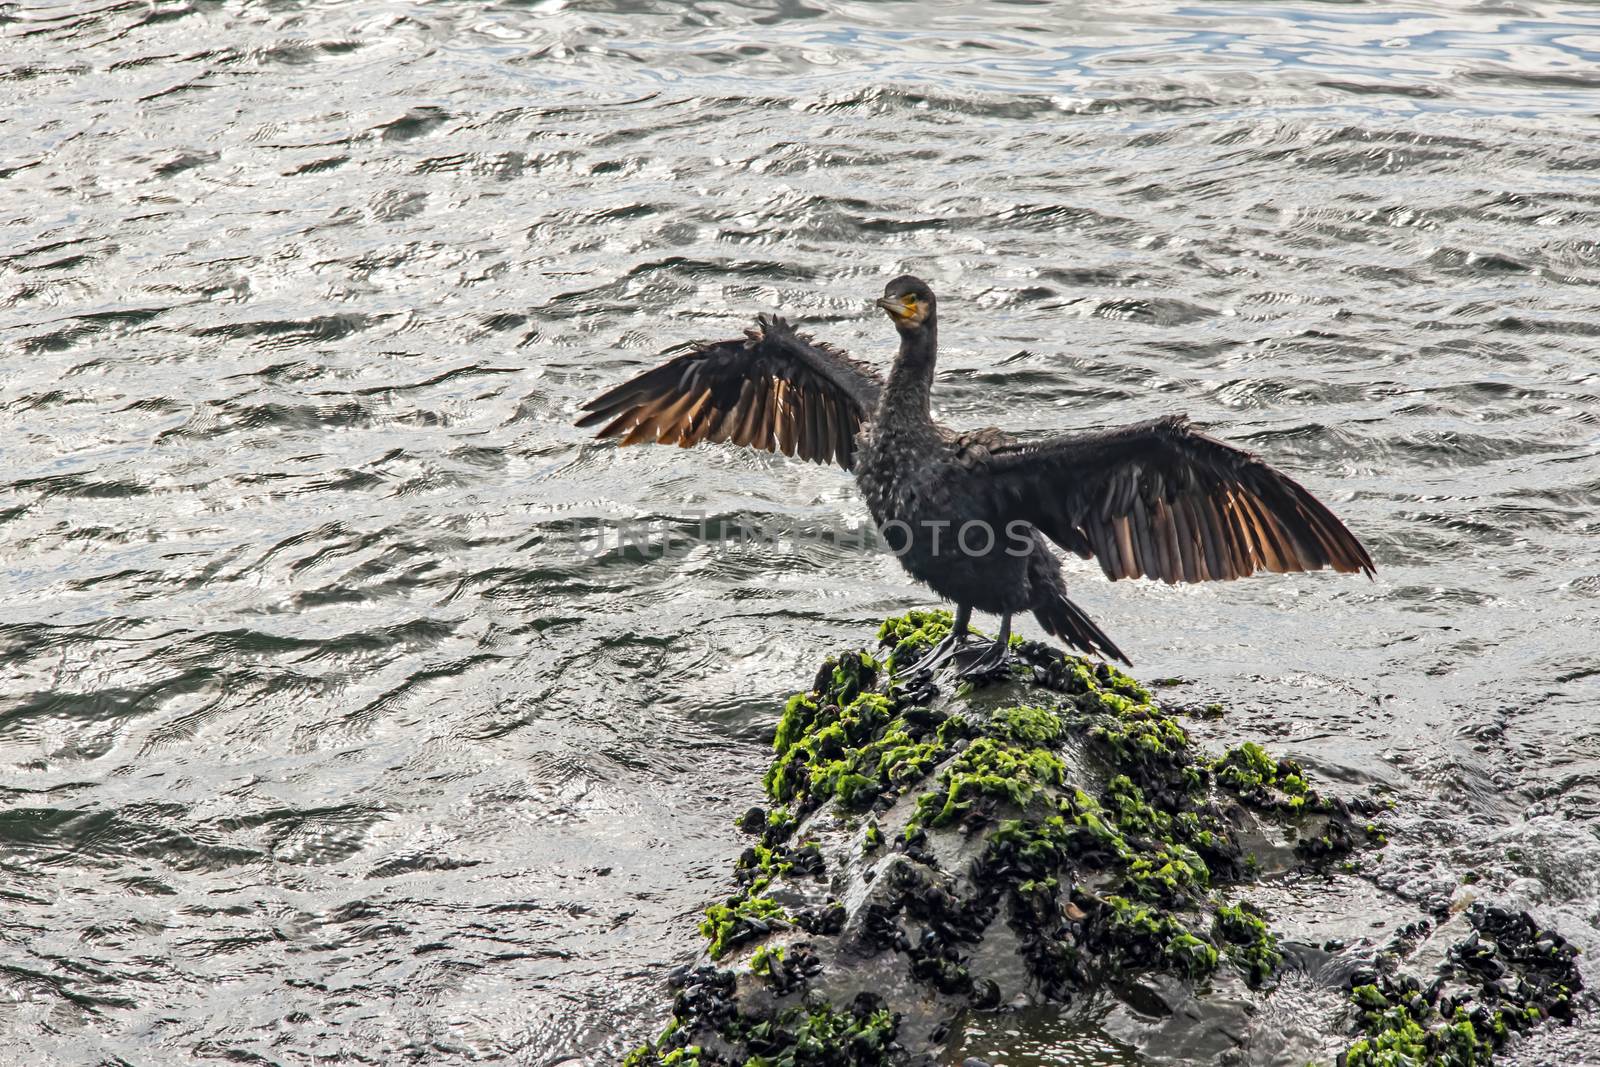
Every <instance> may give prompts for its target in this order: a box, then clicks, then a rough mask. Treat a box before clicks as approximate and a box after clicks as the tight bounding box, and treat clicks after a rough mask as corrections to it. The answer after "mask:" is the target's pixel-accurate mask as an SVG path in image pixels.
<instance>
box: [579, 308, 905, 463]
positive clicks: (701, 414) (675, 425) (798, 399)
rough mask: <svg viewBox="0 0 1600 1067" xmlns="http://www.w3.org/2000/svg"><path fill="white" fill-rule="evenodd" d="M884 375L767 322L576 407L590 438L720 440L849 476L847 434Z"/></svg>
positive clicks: (871, 405)
mask: <svg viewBox="0 0 1600 1067" xmlns="http://www.w3.org/2000/svg"><path fill="white" fill-rule="evenodd" d="M882 389H883V379H882V378H880V377H879V376H878V373H877V372H876V371H875V370H873V369H872V368H871V367H868V366H867V365H865V364H863V363H859V362H857V361H856V360H853V359H851V358H850V357H849V356H847V355H845V354H844V353H843V352H840V351H839V350H838V349H835V348H832V347H830V346H828V345H824V344H819V343H818V342H816V341H813V340H811V338H809V337H807V336H805V335H804V334H800V333H796V332H795V330H794V327H793V326H791V325H790V324H789V323H787V322H785V321H784V320H783V319H780V318H778V317H776V316H766V315H763V316H761V317H760V318H759V319H758V320H757V326H756V328H755V329H752V330H750V331H749V332H748V333H747V334H746V335H745V336H744V337H742V338H739V339H738V340H734V341H719V342H714V343H709V344H698V345H695V346H694V348H693V349H692V350H691V351H689V352H687V353H685V354H684V355H681V356H678V357H676V358H675V359H671V360H668V361H667V362H666V363H663V364H661V366H659V367H656V368H654V369H653V370H648V371H645V372H644V373H643V374H641V375H639V376H638V377H636V378H633V379H631V380H629V381H626V382H623V383H622V384H621V385H619V386H617V387H615V388H614V389H610V390H607V391H606V392H604V393H601V394H600V395H599V396H597V397H595V398H594V399H593V400H591V401H589V402H588V403H587V404H585V405H583V409H584V411H585V412H587V414H585V415H584V416H583V417H582V418H580V419H579V420H578V425H579V426H596V425H600V424H602V423H604V425H603V426H602V427H601V429H600V431H599V432H598V433H597V434H596V436H598V437H618V436H620V437H621V438H622V443H623V444H625V445H632V444H638V443H640V442H653V443H657V444H675V445H679V446H680V447H683V448H688V447H689V446H690V445H693V444H697V443H699V442H701V441H712V442H720V441H729V442H732V443H733V444H736V445H747V446H750V447H752V448H759V449H763V450H765V451H768V452H782V453H783V454H784V455H788V456H798V457H800V458H801V459H806V460H812V461H815V462H819V463H829V462H837V463H838V464H839V465H840V466H841V467H844V468H845V469H846V470H849V469H850V467H851V464H852V463H853V462H854V459H855V438H856V432H857V431H858V430H859V429H860V428H861V424H862V423H863V422H865V421H866V420H867V419H868V418H870V417H871V415H872V412H873V410H874V409H875V408H876V407H877V405H878V394H879V393H880V392H881V391H882Z"/></svg>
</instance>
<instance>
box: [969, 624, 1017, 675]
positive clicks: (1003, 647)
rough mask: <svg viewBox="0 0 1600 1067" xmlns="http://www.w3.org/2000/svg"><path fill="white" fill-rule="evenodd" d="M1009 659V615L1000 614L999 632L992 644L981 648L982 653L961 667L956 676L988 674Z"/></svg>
mask: <svg viewBox="0 0 1600 1067" xmlns="http://www.w3.org/2000/svg"><path fill="white" fill-rule="evenodd" d="M1010 659H1011V615H1010V613H1007V614H1004V615H1002V616H1000V633H999V635H998V636H996V637H995V639H994V644H992V645H990V646H989V647H988V648H986V649H984V650H983V653H982V654H981V655H979V656H978V658H977V659H975V660H973V661H972V662H971V663H969V664H967V665H966V666H964V667H962V668H961V670H960V671H958V672H957V674H956V677H958V678H968V677H973V676H976V675H980V674H989V673H990V672H992V671H997V670H999V669H1000V668H1001V667H1003V666H1005V665H1006V663H1007V662H1008V661H1009V660H1010Z"/></svg>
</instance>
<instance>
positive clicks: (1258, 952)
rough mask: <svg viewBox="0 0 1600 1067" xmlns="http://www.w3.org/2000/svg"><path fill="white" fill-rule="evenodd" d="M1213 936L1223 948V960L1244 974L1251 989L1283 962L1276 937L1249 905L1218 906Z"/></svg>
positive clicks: (1262, 982) (1259, 984) (1257, 986)
mask: <svg viewBox="0 0 1600 1067" xmlns="http://www.w3.org/2000/svg"><path fill="white" fill-rule="evenodd" d="M1212 936H1213V938H1214V939H1215V940H1216V941H1217V943H1218V944H1221V945H1223V946H1224V947H1223V955H1224V957H1225V958H1226V959H1227V960H1228V962H1230V963H1232V964H1233V965H1234V966H1236V967H1238V968H1239V970H1240V971H1242V972H1243V973H1244V975H1245V978H1246V979H1247V980H1248V981H1249V983H1250V987H1251V988H1252V989H1255V988H1259V987H1260V986H1261V985H1263V984H1264V983H1265V982H1266V981H1267V980H1268V979H1269V978H1271V977H1272V975H1273V974H1275V973H1276V972H1277V970H1278V966H1279V965H1280V964H1281V963H1283V953H1282V952H1280V951H1279V950H1278V937H1277V935H1276V934H1274V933H1273V932H1272V930H1271V929H1270V928H1268V926H1267V924H1266V921H1265V919H1263V917H1262V915H1261V913H1260V912H1259V911H1258V910H1257V909H1255V908H1254V907H1252V906H1251V905H1249V904H1222V905H1219V906H1218V907H1217V910H1216V914H1215V915H1214V916H1213V918H1212Z"/></svg>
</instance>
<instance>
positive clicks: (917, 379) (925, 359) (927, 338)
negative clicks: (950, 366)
mask: <svg viewBox="0 0 1600 1067" xmlns="http://www.w3.org/2000/svg"><path fill="white" fill-rule="evenodd" d="M937 353H938V334H937V331H936V330H935V329H934V327H933V324H932V323H929V324H928V325H927V326H925V327H924V328H922V329H921V330H918V331H916V332H914V333H913V332H910V331H907V332H905V333H902V334H901V335H900V351H899V353H898V354H896V355H895V357H894V366H892V367H890V368H889V381H888V383H887V384H886V385H885V386H884V389H883V398H882V400H881V401H880V403H879V409H880V410H881V411H883V412H885V413H888V412H893V413H894V414H895V416H897V417H900V418H906V417H911V418H915V419H917V420H918V421H921V422H927V423H930V424H931V422H932V416H931V415H930V414H929V413H928V395H929V393H931V392H932V391H933V364H934V360H935V357H936V355H937Z"/></svg>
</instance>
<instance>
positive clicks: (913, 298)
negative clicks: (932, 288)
mask: <svg viewBox="0 0 1600 1067" xmlns="http://www.w3.org/2000/svg"><path fill="white" fill-rule="evenodd" d="M905 300H906V303H908V304H910V305H911V306H912V307H916V306H917V294H916V293H907V294H906V297H905Z"/></svg>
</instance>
